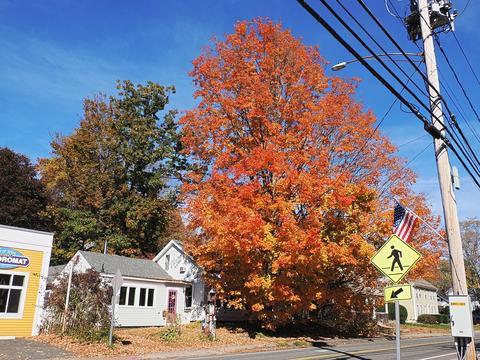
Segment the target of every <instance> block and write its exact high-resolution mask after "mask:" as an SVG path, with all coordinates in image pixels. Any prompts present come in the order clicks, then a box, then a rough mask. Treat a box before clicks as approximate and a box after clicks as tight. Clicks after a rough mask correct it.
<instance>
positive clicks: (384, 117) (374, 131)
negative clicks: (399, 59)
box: [346, 73, 415, 169]
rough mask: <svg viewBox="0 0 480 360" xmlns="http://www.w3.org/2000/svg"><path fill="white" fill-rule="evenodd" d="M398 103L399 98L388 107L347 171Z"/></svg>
mask: <svg viewBox="0 0 480 360" xmlns="http://www.w3.org/2000/svg"><path fill="white" fill-rule="evenodd" d="M414 74H415V73H412V75H410V76H409V77H408V79H407V83H406V85H408V83H409V82H410V81H411V80H412V76H413V75H414ZM403 91H404V89H401V90H400V94H402V93H403ZM397 102H398V98H397V97H395V99H394V100H393V102H392V103H391V104H390V106H389V107H388V109H387V111H386V112H385V114H383V116H382V118H381V119H380V121H379V122H378V123H377V125H376V126H375V128H374V129H373V131H372V133H371V134H370V136H369V137H368V138H367V139H366V140H365V142H364V143H363V145H362V146H361V147H360V148H359V149H358V150H357V152H356V153H355V155H354V156H353V157H352V159H351V161H350V162H349V163H348V164H346V166H347V169H350V166H351V165H353V164H354V163H355V162H356V160H357V158H358V156H359V155H360V153H361V152H362V151H363V149H365V147H366V146H367V144H368V142H369V141H370V140H371V139H372V138H373V136H374V135H375V134H376V132H377V130H378V129H379V128H380V125H382V123H383V121H384V120H385V119H386V118H387V116H388V114H390V111H392V109H393V107H394V106H395V104H396V103H397Z"/></svg>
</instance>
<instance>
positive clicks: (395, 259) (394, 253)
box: [387, 245, 403, 271]
mask: <svg viewBox="0 0 480 360" xmlns="http://www.w3.org/2000/svg"><path fill="white" fill-rule="evenodd" d="M391 249H392V253H391V254H390V256H389V257H388V258H387V259H390V258H391V257H392V256H393V261H392V266H391V268H390V271H393V270H394V269H395V263H396V264H398V267H399V268H400V270H402V271H403V266H402V262H401V261H400V258H401V257H402V252H401V251H400V250H396V249H395V246H393V245H392V246H391Z"/></svg>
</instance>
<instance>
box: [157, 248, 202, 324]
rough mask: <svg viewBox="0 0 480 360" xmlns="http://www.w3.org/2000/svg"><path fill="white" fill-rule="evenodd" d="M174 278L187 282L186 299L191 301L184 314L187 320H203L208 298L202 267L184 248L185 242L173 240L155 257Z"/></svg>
mask: <svg viewBox="0 0 480 360" xmlns="http://www.w3.org/2000/svg"><path fill="white" fill-rule="evenodd" d="M153 261H155V262H156V263H157V264H158V265H159V266H160V267H161V268H162V269H163V270H165V271H166V272H167V274H168V275H169V276H171V277H172V278H173V279H176V280H181V281H184V282H185V283H186V285H185V288H184V293H185V299H188V301H190V302H191V303H190V306H188V307H187V308H186V311H185V312H184V314H183V316H185V320H186V321H196V320H203V318H204V314H203V310H204V304H205V300H206V293H205V283H204V281H203V277H202V273H201V271H200V268H199V267H198V266H197V265H196V264H195V262H194V261H193V259H192V258H191V257H190V256H188V255H187V254H186V253H185V251H184V250H183V244H182V243H181V242H180V241H177V240H171V241H170V242H169V243H168V244H167V245H165V247H164V248H163V249H162V250H161V251H160V252H159V253H158V254H157V256H155V258H154V259H153Z"/></svg>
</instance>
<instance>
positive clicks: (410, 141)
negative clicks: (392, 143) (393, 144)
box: [397, 134, 429, 149]
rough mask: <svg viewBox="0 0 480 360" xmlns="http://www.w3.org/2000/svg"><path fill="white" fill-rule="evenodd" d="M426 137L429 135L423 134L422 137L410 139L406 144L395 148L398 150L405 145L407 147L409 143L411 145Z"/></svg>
mask: <svg viewBox="0 0 480 360" xmlns="http://www.w3.org/2000/svg"><path fill="white" fill-rule="evenodd" d="M428 135H429V134H423V135H422V136H419V137H416V138H415V139H412V140H409V141H407V142H405V143H403V144H400V145H398V146H397V149H400V148H401V147H403V146H405V145H408V144H411V143H413V142H415V141H418V140H420V139H423V138H426V137H427V136H428Z"/></svg>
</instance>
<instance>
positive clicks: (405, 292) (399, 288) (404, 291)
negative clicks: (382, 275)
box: [385, 285, 412, 302]
mask: <svg viewBox="0 0 480 360" xmlns="http://www.w3.org/2000/svg"><path fill="white" fill-rule="evenodd" d="M411 298H412V287H411V286H410V285H394V286H387V287H386V288H385V302H392V301H395V300H410V299H411Z"/></svg>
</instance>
